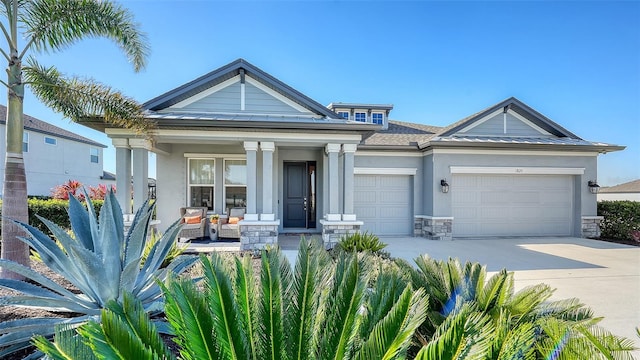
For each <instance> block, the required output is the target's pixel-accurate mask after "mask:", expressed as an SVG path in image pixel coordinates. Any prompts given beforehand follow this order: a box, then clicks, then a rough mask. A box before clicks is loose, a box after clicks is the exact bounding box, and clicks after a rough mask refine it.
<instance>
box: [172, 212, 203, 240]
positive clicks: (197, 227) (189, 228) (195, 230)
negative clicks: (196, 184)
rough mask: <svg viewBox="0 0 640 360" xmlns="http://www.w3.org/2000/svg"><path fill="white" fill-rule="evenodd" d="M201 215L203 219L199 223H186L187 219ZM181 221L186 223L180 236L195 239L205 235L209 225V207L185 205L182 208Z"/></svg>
mask: <svg viewBox="0 0 640 360" xmlns="http://www.w3.org/2000/svg"><path fill="white" fill-rule="evenodd" d="M197 216H199V217H200V218H201V220H200V221H199V222H197V223H192V224H189V223H186V221H185V219H186V218H188V217H190V218H192V219H191V221H193V217H197ZM180 217H181V219H182V220H180V222H182V223H184V225H183V226H182V230H180V234H179V235H178V238H187V239H195V238H201V237H204V234H205V229H206V225H207V208H206V207H183V208H180Z"/></svg>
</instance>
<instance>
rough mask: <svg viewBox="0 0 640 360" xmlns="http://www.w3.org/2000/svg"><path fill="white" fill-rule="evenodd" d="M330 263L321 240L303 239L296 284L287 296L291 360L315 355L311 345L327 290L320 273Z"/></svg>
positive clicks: (294, 281) (288, 338) (285, 316)
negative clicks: (319, 310) (319, 306)
mask: <svg viewBox="0 0 640 360" xmlns="http://www.w3.org/2000/svg"><path fill="white" fill-rule="evenodd" d="M327 262H328V257H327V252H326V251H325V250H324V245H323V244H322V243H321V242H320V240H311V241H307V240H306V239H304V238H302V239H301V240H300V244H299V246H298V257H297V260H296V265H295V269H294V275H293V281H292V284H291V286H290V287H288V288H287V289H286V295H285V299H286V303H285V304H286V305H285V312H284V326H285V328H286V329H287V332H286V344H287V348H286V351H287V355H288V357H289V358H290V359H297V360H302V359H308V358H309V356H310V355H311V353H310V348H309V344H311V341H312V338H313V329H314V326H315V320H316V312H317V308H318V299H319V295H320V292H321V291H322V290H323V287H322V286H321V284H322V279H321V278H320V276H319V274H320V271H319V270H320V267H321V266H323V264H325V263H327Z"/></svg>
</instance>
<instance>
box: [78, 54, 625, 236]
mask: <svg viewBox="0 0 640 360" xmlns="http://www.w3.org/2000/svg"><path fill="white" fill-rule="evenodd" d="M143 106H144V109H145V116H146V118H148V119H150V120H153V121H155V122H156V123H157V129H156V130H155V131H154V134H153V140H152V141H149V140H145V139H142V138H140V137H137V136H136V135H135V134H134V133H132V132H131V131H129V130H126V129H121V128H112V127H105V124H104V123H103V122H101V121H100V120H99V119H96V120H92V121H86V122H85V124H86V125H87V126H90V127H93V128H95V129H98V130H100V131H104V132H105V133H106V134H107V135H108V136H109V137H110V138H111V139H112V140H113V145H114V146H115V147H116V157H117V159H116V161H117V171H116V173H117V179H118V183H117V187H118V190H120V189H123V188H125V186H127V184H126V182H124V181H122V180H121V179H128V178H129V174H128V172H129V171H131V170H129V169H131V168H132V165H133V178H134V185H133V187H134V189H133V192H134V204H138V205H139V204H141V202H142V200H143V197H144V195H146V188H147V184H146V183H145V179H147V171H148V170H147V167H148V164H147V151H153V152H155V153H156V155H157V164H156V167H157V188H156V194H157V199H158V200H157V201H158V210H157V217H158V219H159V220H161V222H162V225H161V228H166V226H168V224H170V223H172V222H173V221H175V220H176V219H177V218H178V216H179V215H178V214H179V208H180V207H184V206H206V207H207V208H208V210H209V211H208V213H210V214H213V213H217V214H225V213H227V212H228V209H230V208H233V207H243V208H246V215H245V216H244V219H243V220H241V221H240V222H239V226H240V227H241V234H242V235H241V242H242V246H243V248H252V247H260V246H263V244H265V243H271V242H274V241H277V235H278V234H279V233H283V232H318V233H322V236H323V239H324V241H325V243H326V244H327V245H328V246H331V245H332V243H334V242H335V241H337V240H338V238H339V237H340V236H341V235H342V234H344V233H349V232H353V231H357V230H368V231H370V232H373V233H375V234H377V235H410V236H419V237H425V238H430V239H451V238H452V237H486V236H595V235H596V232H597V231H598V227H597V224H598V222H599V218H598V217H597V216H596V215H597V213H596V196H595V195H594V194H592V192H590V190H589V183H590V182H595V181H597V167H596V163H597V158H598V154H601V153H607V152H610V151H617V150H622V149H623V148H624V147H622V146H616V145H610V144H604V143H600V142H591V141H587V140H583V139H581V138H580V137H578V136H577V135H575V134H573V133H572V132H570V131H569V130H567V129H565V128H563V127H562V126H560V125H559V124H557V123H555V122H553V121H552V120H550V119H548V118H547V117H545V116H544V115H542V114H540V113H539V112H537V111H536V110H534V109H532V108H531V107H529V106H528V105H526V104H524V103H523V102H521V101H519V100H518V99H515V98H509V99H506V100H504V101H501V102H499V103H497V104H495V105H493V106H490V107H488V108H486V109H484V110H481V111H480V112H478V113H476V114H473V115H471V116H469V117H467V118H465V119H462V120H460V121H458V122H456V123H454V124H451V125H449V126H446V127H438V126H429V125H424V124H419V123H410V122H401V121H393V120H390V119H389V117H390V112H391V111H392V109H393V105H391V104H357V103H340V102H338V103H332V104H329V105H328V106H323V105H321V104H319V103H318V102H316V101H314V100H313V99H311V98H309V97H307V96H306V95H304V94H302V93H300V92H299V91H297V90H295V89H294V88H292V87H291V86H289V85H287V84H285V83H283V82H281V81H280V80H278V79H277V78H275V77H273V76H271V75H270V74H268V73H266V72H264V71H263V70H261V69H259V68H258V67H256V66H254V65H252V64H250V63H249V62H247V61H246V60H243V59H238V60H236V61H234V62H232V63H230V64H227V65H225V66H223V67H221V68H219V69H217V70H214V71H212V72H210V73H208V74H206V75H204V76H202V77H199V78H197V79H195V80H193V81H191V82H189V83H186V84H184V85H182V86H180V87H178V88H176V89H173V90H171V91H168V92H166V93H164V94H162V95H160V96H158V97H156V98H154V99H151V100H149V101H147V102H146V103H144V104H143ZM136 179H140V180H136ZM118 193H119V194H120V196H121V198H120V201H121V202H122V203H126V199H125V198H124V197H123V196H124V195H123V194H126V193H127V192H120V191H118Z"/></svg>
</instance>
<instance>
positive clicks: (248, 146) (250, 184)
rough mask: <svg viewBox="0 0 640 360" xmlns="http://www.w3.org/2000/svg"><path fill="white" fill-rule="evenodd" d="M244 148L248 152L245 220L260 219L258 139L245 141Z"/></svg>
mask: <svg viewBox="0 0 640 360" xmlns="http://www.w3.org/2000/svg"><path fill="white" fill-rule="evenodd" d="M244 150H245V151H246V152H247V212H246V213H245V215H244V218H245V220H254V221H255V220H258V211H257V210H256V202H257V196H256V195H257V194H256V193H257V191H256V184H257V174H258V173H257V171H256V170H257V166H258V164H257V160H256V152H257V151H258V142H257V141H245V142H244Z"/></svg>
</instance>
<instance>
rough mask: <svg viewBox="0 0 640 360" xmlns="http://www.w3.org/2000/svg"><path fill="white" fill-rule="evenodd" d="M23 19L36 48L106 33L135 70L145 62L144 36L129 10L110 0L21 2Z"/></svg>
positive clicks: (63, 45) (64, 44)
mask: <svg viewBox="0 0 640 360" xmlns="http://www.w3.org/2000/svg"><path fill="white" fill-rule="evenodd" d="M23 10H24V15H23V16H22V17H21V20H22V23H23V24H24V25H25V27H26V32H27V34H28V36H29V37H30V38H31V41H32V42H33V44H34V45H35V46H36V48H37V49H39V50H45V51H46V50H54V51H55V50H61V49H64V48H66V47H68V46H70V45H72V44H74V43H76V42H77V41H79V40H82V39H84V38H92V37H105V38H108V39H110V40H112V41H113V42H115V43H116V44H117V45H118V46H119V47H120V48H121V49H122V51H123V52H124V54H125V55H126V56H127V58H128V59H129V61H130V62H131V63H132V64H133V66H134V69H135V70H136V71H138V70H140V69H142V68H143V67H144V66H145V64H146V58H147V55H148V53H149V48H148V45H147V39H146V36H145V35H144V34H143V33H142V32H141V31H140V28H139V25H138V24H137V23H135V21H134V20H133V15H132V13H131V12H129V11H128V10H126V9H125V8H123V7H121V6H120V5H118V4H115V3H113V2H111V1H98V0H85V1H75V0H34V1H29V2H28V3H25V4H24V6H23Z"/></svg>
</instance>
